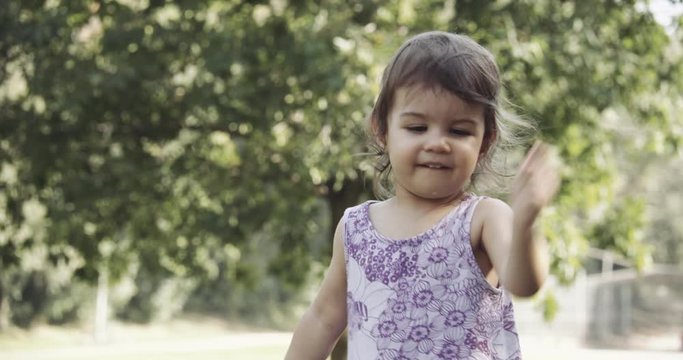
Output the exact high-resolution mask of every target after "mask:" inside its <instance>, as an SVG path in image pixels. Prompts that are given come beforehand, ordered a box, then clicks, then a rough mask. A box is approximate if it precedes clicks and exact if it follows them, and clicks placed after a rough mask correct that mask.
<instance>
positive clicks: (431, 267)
mask: <svg viewBox="0 0 683 360" xmlns="http://www.w3.org/2000/svg"><path fill="white" fill-rule="evenodd" d="M457 261H458V256H457V253H456V251H455V243H454V238H453V236H452V235H451V234H445V235H444V236H441V237H436V238H433V239H431V240H429V241H427V242H426V243H425V244H424V246H423V249H422V252H421V253H420V256H419V257H418V260H417V266H418V267H420V268H423V269H426V271H427V275H429V276H430V277H432V278H434V279H440V278H442V277H443V275H444V273H445V272H446V271H447V270H448V269H449V268H450V267H451V265H452V264H454V263H455V262H457Z"/></svg>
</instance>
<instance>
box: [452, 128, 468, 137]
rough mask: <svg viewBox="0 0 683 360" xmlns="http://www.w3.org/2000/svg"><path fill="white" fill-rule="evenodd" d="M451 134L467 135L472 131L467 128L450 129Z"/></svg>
mask: <svg viewBox="0 0 683 360" xmlns="http://www.w3.org/2000/svg"><path fill="white" fill-rule="evenodd" d="M450 132H451V134H453V135H458V136H469V135H471V134H472V133H471V132H470V131H469V130H463V129H451V131H450Z"/></svg>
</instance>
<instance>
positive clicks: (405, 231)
mask: <svg viewBox="0 0 683 360" xmlns="http://www.w3.org/2000/svg"><path fill="white" fill-rule="evenodd" d="M500 87H501V85H500V78H499V73H498V68H497V66H496V64H495V60H494V58H493V55H492V54H491V53H490V52H489V51H487V50H486V49H484V48H483V47H482V46H480V45H479V44H477V43H476V42H474V41H473V40H471V39H470V38H468V37H465V36H462V35H455V34H450V33H443V32H429V33H424V34H420V35H418V36H415V37H413V38H412V39H410V40H408V41H407V42H406V43H405V44H403V46H402V47H401V48H400V49H399V50H398V52H397V53H396V54H395V55H394V57H393V58H392V60H391V62H390V64H389V65H388V67H387V68H386V69H385V72H384V76H383V78H382V87H381V91H380V94H379V97H378V99H377V102H376V104H375V107H374V109H373V111H372V115H371V117H370V125H371V132H372V135H373V137H374V140H375V142H376V145H377V146H378V148H379V149H380V159H379V167H378V169H379V172H380V177H382V178H384V179H388V180H390V184H391V187H392V189H391V193H392V194H393V195H392V196H391V197H390V198H388V199H387V200H384V201H381V202H377V201H368V202H366V203H363V204H361V205H358V206H355V207H352V208H349V209H347V210H346V212H345V213H344V216H343V218H342V219H341V221H340V222H339V224H338V225H337V230H336V233H335V236H334V245H333V255H332V260H331V264H330V267H329V269H328V271H327V273H326V276H325V279H324V281H323V283H322V286H321V289H320V292H319V293H318V295H317V297H316V299H315V300H314V302H313V304H312V305H311V307H310V308H309V309H308V311H307V312H306V313H305V315H304V316H303V318H302V320H301V322H300V323H299V325H298V326H297V328H296V330H295V332H294V336H293V338H292V342H291V345H290V348H289V351H288V353H287V357H286V358H287V359H291V360H302V359H325V358H326V357H327V356H328V354H329V353H330V351H331V349H332V348H333V346H334V344H335V342H336V340H337V339H338V337H339V336H340V334H341V333H342V331H343V330H344V328H345V327H347V326H348V357H349V359H354V360H355V359H411V360H412V359H517V358H520V349H519V341H518V338H517V333H516V330H515V323H514V318H513V312H512V303H511V301H510V298H509V296H508V292H510V293H512V294H514V295H517V296H530V295H532V294H534V293H535V292H536V291H537V290H538V289H539V287H540V286H541V285H542V284H543V281H544V279H545V277H546V274H547V272H548V261H547V254H546V249H545V242H544V240H543V239H541V238H540V237H538V236H537V234H536V232H535V231H534V223H535V221H536V218H537V216H538V214H539V213H540V212H541V209H542V208H543V207H544V206H545V205H547V204H548V203H549V202H550V201H551V199H552V198H553V196H554V194H555V192H556V190H557V187H558V184H559V177H558V175H557V172H556V171H555V166H553V164H552V162H551V161H550V160H551V159H550V155H549V149H548V147H547V146H546V145H543V144H540V143H537V144H535V145H534V146H533V147H532V149H531V150H530V151H529V153H528V154H527V157H526V159H525V160H524V161H523V163H522V165H521V167H520V169H519V171H518V174H517V176H516V178H515V180H514V182H513V184H512V188H511V198H510V205H509V206H508V205H507V204H506V203H504V202H502V201H500V200H497V199H493V198H487V197H482V196H477V195H474V194H472V193H469V192H466V190H467V189H470V188H471V186H472V181H473V180H474V179H475V178H476V177H477V175H479V174H481V173H484V172H488V173H492V172H493V173H496V172H497V170H496V169H495V167H496V166H497V164H498V163H497V162H496V157H495V156H494V155H495V154H496V152H495V150H496V149H497V148H501V147H503V146H504V145H505V144H506V141H507V137H508V135H509V134H508V130H507V128H506V122H508V121H509V120H511V119H512V120H513V121H516V120H514V118H512V117H508V116H507V115H505V113H504V112H503V111H502V110H501V109H500V106H499V104H500V102H501V99H499V97H500V94H499V92H500Z"/></svg>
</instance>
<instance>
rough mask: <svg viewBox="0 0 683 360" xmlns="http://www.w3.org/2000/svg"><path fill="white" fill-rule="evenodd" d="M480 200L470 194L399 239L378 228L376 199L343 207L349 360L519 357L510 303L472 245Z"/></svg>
mask: <svg viewBox="0 0 683 360" xmlns="http://www.w3.org/2000/svg"><path fill="white" fill-rule="evenodd" d="M481 199H482V197H478V196H475V195H471V194H469V195H467V196H466V198H465V199H464V200H463V201H462V202H461V203H460V204H459V205H458V207H457V208H455V209H453V210H452V211H451V212H450V213H448V215H446V216H445V217H444V218H443V219H441V220H440V221H439V222H438V223H437V224H436V225H434V226H433V227H432V228H430V229H428V230H427V231H425V232H423V233H422V234H420V235H417V236H414V237H411V238H408V239H402V240H392V239H388V238H386V237H384V236H383V235H382V234H380V233H379V232H377V230H376V229H375V228H374V227H373V225H372V223H371V221H370V217H369V210H368V209H369V207H370V204H372V201H368V202H365V203H363V204H360V205H358V206H355V207H352V208H349V209H347V210H346V212H345V213H344V253H345V257H346V259H345V261H346V275H347V284H348V285H347V310H348V334H349V335H348V358H349V360H357V359H363V360H367V359H382V360H389V359H392V360H393V359H397V360H398V359H406V360H407V359H410V360H414V359H506V360H507V359H520V350H519V339H518V337H517V331H516V329H515V323H514V316H513V310H512V302H511V301H510V298H509V296H508V295H507V293H506V292H505V291H504V289H503V288H502V287H499V288H494V287H492V286H491V285H490V284H489V283H488V282H487V281H486V279H485V277H484V275H483V274H482V273H481V270H480V269H479V266H478V264H477V261H476V259H475V257H474V253H473V251H472V246H471V243H470V223H471V221H472V215H473V213H474V209H475V207H476V205H477V203H478V202H479V201H480V200H481Z"/></svg>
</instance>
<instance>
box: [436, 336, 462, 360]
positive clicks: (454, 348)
mask: <svg viewBox="0 0 683 360" xmlns="http://www.w3.org/2000/svg"><path fill="white" fill-rule="evenodd" d="M470 352H471V351H470V349H469V348H468V347H467V346H465V345H463V344H458V343H457V341H455V340H448V339H446V340H442V341H438V342H437V345H436V346H435V347H434V353H435V354H436V355H438V356H439V359H467V358H468V357H469V356H470Z"/></svg>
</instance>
